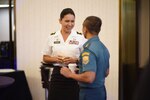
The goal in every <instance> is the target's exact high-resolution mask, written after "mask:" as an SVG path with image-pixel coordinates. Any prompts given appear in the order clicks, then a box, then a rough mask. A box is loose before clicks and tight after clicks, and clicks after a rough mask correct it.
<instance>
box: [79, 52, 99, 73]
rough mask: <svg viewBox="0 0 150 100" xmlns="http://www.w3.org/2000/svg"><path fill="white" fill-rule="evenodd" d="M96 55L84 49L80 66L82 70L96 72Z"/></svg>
mask: <svg viewBox="0 0 150 100" xmlns="http://www.w3.org/2000/svg"><path fill="white" fill-rule="evenodd" d="M96 67H97V66H96V57H95V55H94V54H92V53H91V52H90V51H84V52H83V53H82V68H83V71H93V72H96Z"/></svg>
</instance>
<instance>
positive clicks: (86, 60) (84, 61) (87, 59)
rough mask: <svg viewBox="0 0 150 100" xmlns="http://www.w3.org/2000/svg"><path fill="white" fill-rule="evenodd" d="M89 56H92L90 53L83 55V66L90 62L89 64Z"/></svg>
mask: <svg viewBox="0 0 150 100" xmlns="http://www.w3.org/2000/svg"><path fill="white" fill-rule="evenodd" d="M89 55H90V53H89V52H84V53H82V63H83V64H88V62H89Z"/></svg>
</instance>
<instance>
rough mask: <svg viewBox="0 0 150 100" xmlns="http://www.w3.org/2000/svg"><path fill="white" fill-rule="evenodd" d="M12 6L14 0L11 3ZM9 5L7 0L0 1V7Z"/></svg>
mask: <svg viewBox="0 0 150 100" xmlns="http://www.w3.org/2000/svg"><path fill="white" fill-rule="evenodd" d="M11 2H12V4H14V0H12V1H11ZM4 4H7V5H8V4H9V0H0V5H4Z"/></svg>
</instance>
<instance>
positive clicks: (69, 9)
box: [60, 8, 75, 20]
mask: <svg viewBox="0 0 150 100" xmlns="http://www.w3.org/2000/svg"><path fill="white" fill-rule="evenodd" d="M67 14H72V15H74V17H75V14H74V11H73V10H72V9H71V8H65V9H63V10H62V12H61V13H60V19H61V20H62V19H63V18H64V16H65V15H67Z"/></svg>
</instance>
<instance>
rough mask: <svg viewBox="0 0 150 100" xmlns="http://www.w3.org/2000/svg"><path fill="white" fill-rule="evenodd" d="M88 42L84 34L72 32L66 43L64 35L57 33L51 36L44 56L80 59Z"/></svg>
mask: <svg viewBox="0 0 150 100" xmlns="http://www.w3.org/2000/svg"><path fill="white" fill-rule="evenodd" d="M86 41H87V40H86V39H85V38H84V36H83V35H82V34H80V33H77V32H76V31H72V32H71V34H70V35H69V36H68V38H67V40H66V41H65V42H64V40H63V37H62V34H61V33H60V31H57V32H55V33H52V34H51V35H49V37H48V40H47V44H46V47H45V48H44V50H43V55H49V56H51V57H54V56H63V57H75V58H78V57H79V56H80V53H81V51H82V46H83V44H84V43H85V42H86ZM59 65H60V64H59Z"/></svg>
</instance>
